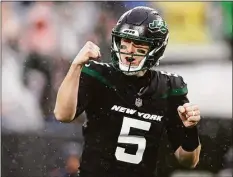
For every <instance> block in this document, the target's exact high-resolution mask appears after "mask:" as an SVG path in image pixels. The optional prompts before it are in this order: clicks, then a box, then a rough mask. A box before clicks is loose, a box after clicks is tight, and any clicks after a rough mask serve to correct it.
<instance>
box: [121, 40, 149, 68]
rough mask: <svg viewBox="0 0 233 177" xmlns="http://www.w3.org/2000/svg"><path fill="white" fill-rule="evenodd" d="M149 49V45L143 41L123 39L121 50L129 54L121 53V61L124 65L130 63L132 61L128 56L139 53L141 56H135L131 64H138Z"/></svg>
mask: <svg viewBox="0 0 233 177" xmlns="http://www.w3.org/2000/svg"><path fill="white" fill-rule="evenodd" d="M148 50H149V46H148V45H146V44H143V43H139V42H135V41H132V40H130V39H124V38H122V39H121V46H120V52H124V53H127V54H122V53H121V61H122V63H123V64H124V65H130V62H129V61H127V59H128V58H131V56H132V54H137V55H141V56H133V61H132V62H131V66H138V65H139V64H140V62H141V60H142V59H143V58H144V56H145V55H146V54H147V52H148Z"/></svg>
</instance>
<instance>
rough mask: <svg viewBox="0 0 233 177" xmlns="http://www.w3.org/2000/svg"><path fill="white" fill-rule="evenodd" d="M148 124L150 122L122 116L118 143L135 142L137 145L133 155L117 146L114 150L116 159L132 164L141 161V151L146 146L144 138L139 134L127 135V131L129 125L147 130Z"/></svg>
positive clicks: (128, 130)
mask: <svg viewBox="0 0 233 177" xmlns="http://www.w3.org/2000/svg"><path fill="white" fill-rule="evenodd" d="M150 126H151V123H150V122H145V121H141V120H136V119H132V118H129V117H124V119H123V124H122V128H121V132H120V136H119V137H118V143H125V144H136V145H138V149H137V152H136V154H135V155H134V154H129V153H126V152H125V148H122V147H117V148H116V152H115V156H116V158H117V160H120V161H123V162H128V163H133V164H139V163H140V162H141V161H142V157H143V153H144V151H145V148H146V139H145V138H144V137H140V136H134V135H129V132H130V128H131V127H132V128H137V129H140V130H145V131H149V129H150Z"/></svg>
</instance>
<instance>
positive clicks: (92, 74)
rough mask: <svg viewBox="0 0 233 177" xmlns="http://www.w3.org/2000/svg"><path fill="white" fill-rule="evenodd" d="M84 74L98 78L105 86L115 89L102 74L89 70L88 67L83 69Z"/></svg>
mask: <svg viewBox="0 0 233 177" xmlns="http://www.w3.org/2000/svg"><path fill="white" fill-rule="evenodd" d="M82 72H83V73H85V74H87V75H89V76H91V77H94V78H96V79H97V80H98V81H100V82H102V83H103V84H105V85H107V86H108V87H110V88H114V86H113V85H112V84H111V83H109V81H108V80H106V79H105V78H104V77H103V76H102V75H101V74H100V73H98V72H97V71H95V70H92V69H90V68H87V67H83V69H82Z"/></svg>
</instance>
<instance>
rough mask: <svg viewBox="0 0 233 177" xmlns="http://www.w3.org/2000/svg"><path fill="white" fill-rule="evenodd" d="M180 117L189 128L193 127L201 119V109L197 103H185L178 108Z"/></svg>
mask: <svg viewBox="0 0 233 177" xmlns="http://www.w3.org/2000/svg"><path fill="white" fill-rule="evenodd" d="M177 111H178V114H179V116H180V119H181V120H182V122H183V124H184V126H185V127H187V128H191V127H193V126H195V125H197V123H198V122H199V121H200V119H201V116H200V110H199V107H198V106H197V105H192V104H191V103H185V104H184V105H183V106H179V107H178V108H177Z"/></svg>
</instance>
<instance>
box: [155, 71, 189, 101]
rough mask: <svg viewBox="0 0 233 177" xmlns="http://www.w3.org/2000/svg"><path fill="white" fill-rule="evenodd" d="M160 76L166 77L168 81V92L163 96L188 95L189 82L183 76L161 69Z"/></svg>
mask: <svg viewBox="0 0 233 177" xmlns="http://www.w3.org/2000/svg"><path fill="white" fill-rule="evenodd" d="M159 73H160V76H161V77H164V79H165V80H166V82H167V87H168V89H167V93H165V94H164V95H163V96H162V97H169V96H179V95H186V94H187V93H188V88H187V84H186V83H185V82H184V80H183V77H182V76H180V75H177V74H174V73H169V72H165V71H159Z"/></svg>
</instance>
